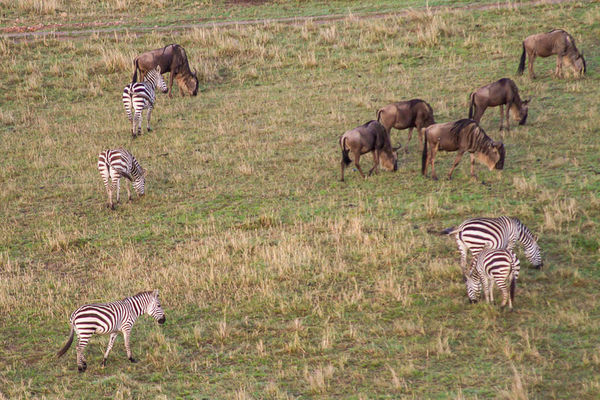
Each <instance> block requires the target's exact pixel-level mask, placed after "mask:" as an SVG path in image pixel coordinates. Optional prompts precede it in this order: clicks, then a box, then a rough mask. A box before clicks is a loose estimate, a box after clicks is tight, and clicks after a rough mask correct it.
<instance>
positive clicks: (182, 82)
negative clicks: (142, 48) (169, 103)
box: [131, 44, 198, 97]
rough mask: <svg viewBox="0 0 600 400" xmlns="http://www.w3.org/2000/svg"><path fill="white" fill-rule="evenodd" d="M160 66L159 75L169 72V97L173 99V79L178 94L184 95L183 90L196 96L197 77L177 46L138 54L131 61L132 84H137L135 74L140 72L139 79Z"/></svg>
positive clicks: (181, 49) (172, 45) (171, 45)
mask: <svg viewBox="0 0 600 400" xmlns="http://www.w3.org/2000/svg"><path fill="white" fill-rule="evenodd" d="M157 65H160V70H161V73H162V74H164V73H166V72H170V73H171V75H170V77H169V97H173V90H172V88H173V78H175V79H176V80H177V86H179V93H180V94H181V95H182V96H183V95H184V88H185V91H186V92H187V94H189V95H191V96H196V95H197V94H198V77H197V76H196V71H194V72H192V71H191V70H190V65H189V64H188V59H187V55H186V54H185V50H184V49H183V47H181V46H180V45H178V44H170V45H168V46H165V47H163V48H162V49H156V50H150V51H147V52H145V53H142V54H140V55H139V56H137V57H136V58H135V60H133V68H134V69H133V78H132V80H131V81H132V83H135V82H137V72H138V70H140V74H141V75H142V76H141V79H144V76H145V75H146V73H147V72H148V71H150V70H151V69H152V68H155V67H156V66H157Z"/></svg>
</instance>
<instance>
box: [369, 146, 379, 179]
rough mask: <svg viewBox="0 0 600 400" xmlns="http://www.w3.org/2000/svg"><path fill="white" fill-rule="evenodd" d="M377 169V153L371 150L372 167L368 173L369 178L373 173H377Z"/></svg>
mask: <svg viewBox="0 0 600 400" xmlns="http://www.w3.org/2000/svg"><path fill="white" fill-rule="evenodd" d="M378 168H379V151H377V150H373V167H372V168H371V170H370V171H369V176H371V174H372V173H373V171H375V173H377V169H378Z"/></svg>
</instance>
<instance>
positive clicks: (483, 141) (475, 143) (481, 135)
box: [421, 119, 505, 180]
mask: <svg viewBox="0 0 600 400" xmlns="http://www.w3.org/2000/svg"><path fill="white" fill-rule="evenodd" d="M428 143H429V148H427V144H428ZM439 150H444V151H458V155H457V156H456V159H455V160H454V164H453V165H452V168H451V169H450V172H449V173H448V179H451V178H452V172H453V171H454V168H456V166H457V165H458V163H459V162H460V159H461V158H462V156H463V154H464V153H465V152H466V151H468V152H469V153H471V176H472V177H473V178H477V176H476V175H475V160H479V162H481V163H483V164H485V165H486V166H487V167H488V168H489V169H490V171H491V170H493V169H494V168H495V169H502V168H504V156H505V150H504V144H502V142H494V141H493V140H492V139H490V137H489V136H488V135H486V134H485V132H484V130H483V129H482V128H481V127H480V126H479V125H478V124H477V122H475V121H473V120H472V119H461V120H458V121H455V122H446V123H445V124H435V125H431V126H429V127H427V128H426V129H425V141H424V145H423V156H422V160H421V173H422V174H423V175H425V176H427V165H428V164H431V177H432V178H433V179H435V180H437V175H436V174H435V167H434V161H435V155H436V153H437V152H438V151H439Z"/></svg>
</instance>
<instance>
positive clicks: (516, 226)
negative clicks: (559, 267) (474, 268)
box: [442, 216, 544, 274]
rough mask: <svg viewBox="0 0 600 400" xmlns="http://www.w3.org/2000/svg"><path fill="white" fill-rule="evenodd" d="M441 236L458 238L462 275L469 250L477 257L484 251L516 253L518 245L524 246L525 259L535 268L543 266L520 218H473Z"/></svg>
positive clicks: (529, 232)
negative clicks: (484, 249) (485, 248)
mask: <svg viewBox="0 0 600 400" xmlns="http://www.w3.org/2000/svg"><path fill="white" fill-rule="evenodd" d="M442 233H443V234H446V235H456V243H457V244H458V249H459V250H460V255H461V260H460V261H461V264H460V265H461V267H462V270H463V274H464V272H465V269H466V265H467V250H471V253H472V254H473V257H475V256H477V253H478V252H479V251H481V249H483V248H484V247H490V248H494V249H508V250H513V248H514V247H515V244H516V242H517V241H519V242H521V243H522V244H523V247H524V248H525V256H526V257H527V259H528V260H529V261H530V262H531V263H532V264H533V266H534V267H535V268H538V269H539V268H542V266H543V265H544V263H543V262H542V255H541V253H540V247H539V246H538V244H537V242H536V240H535V237H534V236H533V234H532V233H531V231H530V230H529V229H528V228H527V227H526V226H525V225H523V223H522V222H521V221H519V219H518V218H511V217H504V216H502V217H498V218H471V219H468V220H466V221H464V222H463V223H462V224H460V225H459V226H458V228H454V227H452V228H448V229H445V230H443V231H442Z"/></svg>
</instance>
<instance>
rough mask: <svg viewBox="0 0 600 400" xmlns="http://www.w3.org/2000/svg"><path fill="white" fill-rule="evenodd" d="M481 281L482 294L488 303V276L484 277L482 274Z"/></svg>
mask: <svg viewBox="0 0 600 400" xmlns="http://www.w3.org/2000/svg"><path fill="white" fill-rule="evenodd" d="M481 283H482V284H483V294H484V296H485V301H486V303H489V302H490V291H489V286H490V283H489V281H488V278H486V277H485V276H482V278H481Z"/></svg>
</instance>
